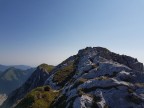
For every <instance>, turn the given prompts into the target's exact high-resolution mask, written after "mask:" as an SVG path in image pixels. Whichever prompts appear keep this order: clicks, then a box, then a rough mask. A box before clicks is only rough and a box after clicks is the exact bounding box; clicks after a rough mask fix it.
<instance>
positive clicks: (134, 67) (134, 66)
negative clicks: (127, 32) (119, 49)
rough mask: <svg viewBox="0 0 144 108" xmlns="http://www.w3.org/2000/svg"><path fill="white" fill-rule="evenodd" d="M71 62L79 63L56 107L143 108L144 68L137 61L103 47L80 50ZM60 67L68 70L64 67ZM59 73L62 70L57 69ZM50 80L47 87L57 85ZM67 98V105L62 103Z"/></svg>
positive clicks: (57, 87) (64, 102)
mask: <svg viewBox="0 0 144 108" xmlns="http://www.w3.org/2000/svg"><path fill="white" fill-rule="evenodd" d="M68 62H76V63H75V65H76V66H75V69H74V70H75V71H74V73H75V74H74V75H73V76H72V78H71V80H69V82H66V83H65V85H64V86H63V90H62V93H61V95H60V96H59V98H58V99H57V101H55V103H54V104H53V106H54V107H56V108H57V107H58V106H59V105H57V104H60V105H62V106H63V105H64V106H65V107H66V108H69V107H73V108H78V107H79V108H94V107H96V108H130V107H132V108H136V107H137V108H143V107H144V72H143V64H142V63H140V62H138V60H137V59H135V58H132V57H130V56H126V55H119V54H116V53H113V52H111V51H109V50H108V49H106V48H101V47H94V48H91V47H88V48H86V49H83V50H80V51H79V52H78V54H77V55H75V56H74V57H73V59H70V60H68V61H67V62H66V63H65V64H66V65H69V64H68ZM59 66H62V67H63V66H64V65H63V64H60V65H59ZM56 69H57V70H59V69H60V67H57V68H56ZM56 73H57V71H55V72H54V74H53V75H51V77H50V78H48V79H47V81H46V83H45V84H47V85H54V84H55V86H52V87H55V88H56V89H59V88H61V87H59V86H57V85H56V82H54V81H53V77H54V76H55V74H56ZM63 98H65V100H64V101H62V102H59V101H60V100H61V99H63Z"/></svg>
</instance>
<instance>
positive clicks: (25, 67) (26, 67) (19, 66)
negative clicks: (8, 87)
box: [0, 64, 33, 72]
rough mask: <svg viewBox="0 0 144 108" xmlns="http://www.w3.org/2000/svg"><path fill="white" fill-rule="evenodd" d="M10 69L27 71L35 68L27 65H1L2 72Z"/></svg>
mask: <svg viewBox="0 0 144 108" xmlns="http://www.w3.org/2000/svg"><path fill="white" fill-rule="evenodd" d="M10 67H15V68H17V69H21V70H27V69H30V68H33V67H31V66H27V65H9V66H6V65H1V64H0V72H3V71H5V70H6V69H8V68H10Z"/></svg>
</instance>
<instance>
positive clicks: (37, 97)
mask: <svg viewBox="0 0 144 108" xmlns="http://www.w3.org/2000/svg"><path fill="white" fill-rule="evenodd" d="M58 95H59V92H58V91H54V90H52V89H51V88H50V87H48V86H45V87H38V88H36V89H34V90H32V91H31V92H30V93H28V94H27V95H26V97H25V98H24V99H23V100H22V101H21V102H20V103H19V104H18V105H17V106H16V107H15V108H50V107H51V105H52V103H53V102H54V100H55V99H56V98H57V96H58Z"/></svg>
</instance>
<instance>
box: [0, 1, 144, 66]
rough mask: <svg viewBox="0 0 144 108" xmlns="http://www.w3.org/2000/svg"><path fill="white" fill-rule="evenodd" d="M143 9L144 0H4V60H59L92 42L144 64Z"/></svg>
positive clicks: (0, 10)
mask: <svg viewBox="0 0 144 108" xmlns="http://www.w3.org/2000/svg"><path fill="white" fill-rule="evenodd" d="M143 11H144V1H143V0H139V1H135V0H127V1H125V0H121V1H116V0H109V1H106V0H105V1H96V0H91V1H87V0H72V1H67V0H60V1H56V0H43V1H39V0H24V1H20V0H12V1H10V0H0V64H3V65H29V66H38V65H39V64H41V63H47V64H50V65H57V64H59V63H61V62H62V61H63V60H65V59H66V58H68V57H69V56H72V55H75V54H77V52H78V50H80V49H83V48H85V47H89V46H92V47H97V46H101V47H105V48H107V49H109V50H110V51H112V52H115V53H118V54H125V55H128V56H132V57H134V58H137V59H138V60H139V61H140V62H143V63H144V57H143V55H144V50H143V49H144V47H143V43H144V30H143V28H144V14H143Z"/></svg>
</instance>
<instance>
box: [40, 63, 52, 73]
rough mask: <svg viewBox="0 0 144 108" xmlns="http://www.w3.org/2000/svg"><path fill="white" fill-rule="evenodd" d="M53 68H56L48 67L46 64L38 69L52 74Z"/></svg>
mask: <svg viewBox="0 0 144 108" xmlns="http://www.w3.org/2000/svg"><path fill="white" fill-rule="evenodd" d="M53 68H54V66H52V65H48V64H45V63H43V64H41V65H39V66H38V69H40V70H43V71H46V72H50V71H51V70H52V69H53Z"/></svg>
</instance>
